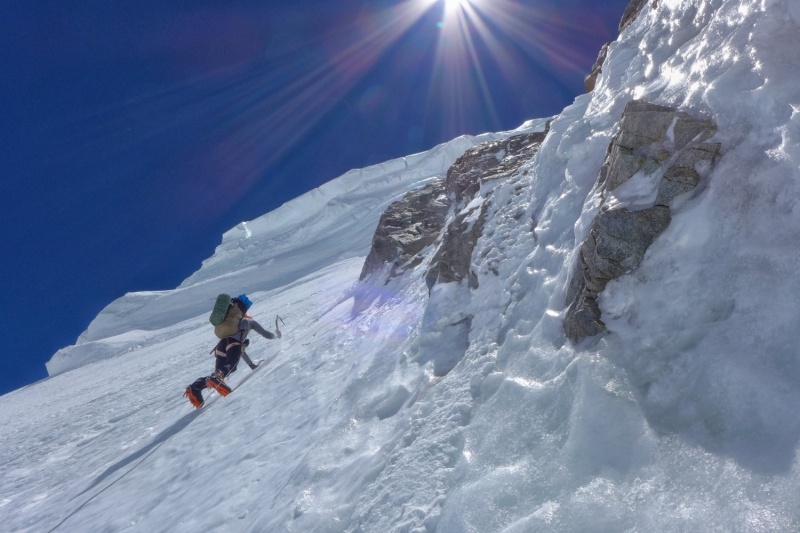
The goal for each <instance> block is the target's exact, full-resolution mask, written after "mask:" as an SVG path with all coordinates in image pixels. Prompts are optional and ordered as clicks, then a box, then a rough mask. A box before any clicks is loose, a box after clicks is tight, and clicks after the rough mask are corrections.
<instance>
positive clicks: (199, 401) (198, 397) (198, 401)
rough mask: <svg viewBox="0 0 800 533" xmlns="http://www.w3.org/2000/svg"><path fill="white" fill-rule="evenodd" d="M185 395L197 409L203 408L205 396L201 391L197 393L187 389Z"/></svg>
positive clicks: (189, 388)
mask: <svg viewBox="0 0 800 533" xmlns="http://www.w3.org/2000/svg"><path fill="white" fill-rule="evenodd" d="M183 395H184V396H186V397H187V398H189V401H190V402H192V405H194V406H195V408H198V409H199V408H200V407H202V406H203V394H202V393H201V392H200V391H196V390H194V389H193V388H191V387H186V392H184V393H183Z"/></svg>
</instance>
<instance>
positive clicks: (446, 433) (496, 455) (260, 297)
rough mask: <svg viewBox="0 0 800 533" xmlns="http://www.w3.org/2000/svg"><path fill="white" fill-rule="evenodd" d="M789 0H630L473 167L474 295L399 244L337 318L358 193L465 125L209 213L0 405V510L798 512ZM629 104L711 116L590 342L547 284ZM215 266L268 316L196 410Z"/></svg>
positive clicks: (631, 517) (643, 521)
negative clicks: (574, 76)
mask: <svg viewBox="0 0 800 533" xmlns="http://www.w3.org/2000/svg"><path fill="white" fill-rule="evenodd" d="M798 5H800V4H798V3H797V2H795V1H794V0H741V1H733V0H693V1H689V0H660V1H659V2H658V3H657V6H656V7H653V8H651V7H646V8H645V9H644V11H643V12H642V14H641V15H640V16H639V18H638V19H637V20H636V21H635V22H634V23H633V24H632V25H631V26H629V27H628V28H627V29H626V30H625V31H624V32H623V34H622V35H621V37H620V39H619V40H618V41H617V42H615V43H613V44H612V45H611V47H610V50H609V55H608V59H607V62H606V64H605V65H604V68H603V74H602V75H601V77H600V78H599V79H598V83H597V87H596V89H595V91H594V92H593V93H592V94H590V95H584V96H581V97H579V98H578V99H576V101H575V103H574V104H573V105H571V106H570V107H568V108H567V109H565V110H564V111H563V113H562V114H561V115H559V116H558V117H556V119H555V120H554V121H553V122H552V124H551V129H550V133H549V134H548V136H547V138H546V140H545V142H544V143H543V145H542V148H541V150H540V151H539V153H538V155H537V156H536V157H534V158H533V159H532V160H531V161H529V162H527V163H525V164H524V165H523V166H522V167H521V168H520V169H519V171H518V172H517V173H516V174H515V175H514V176H512V177H510V178H508V179H506V180H496V181H491V182H488V183H487V184H485V185H484V186H483V188H482V189H481V191H480V193H479V200H477V201H487V202H491V207H490V210H489V218H488V219H487V223H486V226H485V228H484V234H483V236H482V237H481V239H480V240H479V242H478V245H477V248H476V250H475V254H474V256H473V263H474V265H473V266H474V269H475V271H476V272H477V274H478V279H479V287H478V288H477V289H474V290H470V289H468V288H467V287H466V286H461V285H457V284H445V285H438V286H436V287H435V288H434V290H433V292H432V293H431V294H430V295H428V291H427V287H426V286H425V283H424V280H423V275H422V273H423V272H424V268H425V266H426V265H424V264H423V265H420V266H419V267H417V269H415V270H414V271H413V272H410V273H409V274H408V275H406V276H404V277H403V278H400V279H395V280H393V281H392V282H391V283H390V284H389V285H387V286H386V287H385V294H384V295H383V297H382V298H380V299H378V300H376V302H374V303H373V305H372V306H371V307H369V308H367V309H366V310H364V311H363V312H361V313H358V314H354V312H353V306H352V298H351V294H352V293H351V288H352V287H353V284H354V282H355V281H356V280H357V278H358V274H359V272H360V269H361V265H362V262H363V258H364V256H365V255H366V253H367V250H368V245H369V240H370V238H371V232H372V230H373V229H374V224H375V223H376V222H377V217H378V216H379V214H380V212H381V211H382V209H383V208H385V206H386V205H388V203H389V202H390V201H391V200H392V199H395V198H397V197H398V196H399V195H400V194H401V193H402V192H403V191H406V190H409V189H412V188H415V187H419V186H421V185H422V184H424V183H425V181H426V180H427V179H429V178H431V177H433V176H435V175H442V174H443V173H444V170H446V165H447V164H449V163H448V161H450V162H452V160H454V158H455V156H457V155H458V153H460V152H463V150H464V149H466V148H467V147H468V146H470V145H471V143H472V142H473V141H471V140H469V139H462V140H457V141H454V142H456V143H459V144H457V146H456V147H453V150H452V151H451V152H450V153H449V154H448V155H446V156H442V159H441V160H440V161H439V162H438V163H434V162H433V159H426V158H428V157H431V158H433V157H434V154H421V155H419V156H414V158H415V159H414V161H415V162H414V163H410V164H408V165H407V166H408V168H406V165H405V164H402V163H399V162H391V163H387V167H385V168H384V169H372V170H369V169H367V170H365V171H364V173H363V174H362V175H358V173H351V174H349V175H346V176H345V177H343V178H340V180H336V181H334V182H332V184H330V186H329V187H326V188H324V190H321V191H317V192H315V193H311V194H309V195H307V196H306V197H303V198H301V199H298V200H297V201H296V202H297V203H296V204H293V203H289V204H287V205H286V206H284V207H283V208H281V210H279V211H280V214H279V212H278V211H276V212H275V213H272V214H268V215H266V216H265V217H262V218H261V219H259V220H257V221H253V222H252V223H247V224H243V225H240V226H239V227H237V228H235V229H234V230H231V232H229V233H227V234H226V235H225V237H224V239H223V243H222V245H221V246H220V248H219V249H218V250H217V253H216V254H215V255H214V257H212V258H211V259H209V260H208V261H206V262H205V263H204V265H203V268H201V270H200V271H199V272H198V273H197V274H195V275H194V276H192V277H191V278H190V279H189V280H187V281H186V282H185V283H184V284H182V285H181V287H179V288H177V289H176V290H175V291H167V292H166V293H160V294H140V295H129V296H127V297H125V298H123V299H122V300H120V301H118V302H115V303H114V304H112V305H111V306H109V308H108V309H106V311H104V313H102V314H101V315H100V316H99V317H98V318H97V319H96V320H95V322H93V323H92V325H91V326H90V327H89V330H88V331H87V333H86V334H85V335H84V336H83V338H82V339H81V342H80V343H79V344H78V345H76V346H75V347H70V348H67V349H65V350H63V351H62V352H59V353H58V354H56V356H54V358H53V360H52V361H51V363H50V365H49V367H48V368H49V369H50V371H51V375H53V377H51V378H50V379H48V380H45V381H43V382H40V383H37V384H35V385H33V386H30V387H27V388H25V389H22V390H20V391H16V392H13V393H10V394H7V395H5V396H3V397H0V424H2V427H3V428H4V429H5V431H4V432H3V433H2V434H0V460H1V461H2V464H3V467H4V468H3V469H0V516H2V523H3V529H4V530H9V531H37V532H38V531H53V530H55V531H88V530H97V531H196V530H200V529H202V530H204V531H220V532H222V531H237V532H239V531H252V532H263V531H270V532H272V531H274V532H283V531H298V532H300V531H302V532H306V531H318V532H390V531H391V532H401V531H403V532H412V531H413V532H424V531H440V532H469V531H473V532H494V531H498V532H499V531H503V532H508V533H510V532H523V531H524V532H528V531H559V532H563V531H567V532H569V531H574V532H583V531H598V532H599V531H608V532H618V531H641V532H645V531H648V532H649V531H704V532H705V531H726V532H727V531H743V532H744V531H747V532H750V531H797V530H800V510H798V506H797V501H798V496H797V495H798V494H800V464H798V459H797V454H796V451H797V447H798V440H800V416H798V415H797V409H796V407H795V406H797V405H798V403H800V357H799V356H798V344H799V343H798V334H797V328H796V323H797V320H798V317H799V316H800V309H798V305H799V304H798V303H797V299H796V298H794V295H795V294H798V292H800V291H799V289H800V275H798V274H797V269H796V265H797V264H798V263H799V262H800V257H799V256H800V242H798V241H799V240H800V237H798V236H800V208H798V206H797V198H800V190H798V188H799V187H800V149H799V148H798V141H800V85H799V84H797V72H800V69H799V68H798V67H800V64H798V63H800V59H799V58H800V31H798V30H800V7H798ZM634 98H644V99H646V100H648V101H651V102H654V103H659V104H669V105H674V106H677V107H680V108H681V109H682V110H685V111H689V112H692V113H694V114H698V115H701V116H707V117H710V118H712V119H713V120H714V121H715V123H716V124H717V126H718V128H719V132H718V134H717V135H716V136H715V138H714V139H713V141H714V142H720V143H722V146H723V156H722V158H721V160H720V162H719V163H718V164H717V166H716V167H715V170H714V171H713V173H712V174H711V176H710V177H709V179H708V180H707V182H706V183H703V184H702V191H701V192H700V193H699V194H697V195H696V196H694V197H693V198H691V199H688V200H687V201H685V202H684V203H683V204H682V205H680V206H678V207H677V208H676V209H675V211H674V213H673V215H674V218H673V222H672V224H671V225H670V227H669V228H668V229H667V231H666V232H665V233H664V234H662V235H661V236H660V237H659V238H658V239H657V240H656V241H655V243H654V244H653V246H652V247H651V248H650V249H649V251H648V253H647V255H646V257H645V260H644V262H643V263H642V265H641V266H640V267H639V268H638V269H637V270H636V271H634V272H633V273H631V274H630V275H627V276H625V277H623V278H621V279H619V280H618V281H615V282H612V283H611V284H610V285H609V286H608V288H607V289H606V291H605V292H604V293H603V295H602V296H601V299H600V304H601V308H602V311H603V319H604V321H605V322H606V325H607V326H608V330H609V332H608V334H607V335H606V336H604V337H603V338H602V339H599V340H595V342H594V343H590V344H586V345H583V346H579V347H574V346H572V345H571V344H570V343H568V342H566V341H565V339H564V335H563V332H562V329H561V314H562V312H563V308H564V298H565V293H566V286H567V282H568V280H569V276H570V271H571V268H572V265H573V264H574V260H575V254H576V251H577V249H578V247H579V246H580V243H581V242H582V240H583V237H584V236H585V233H586V232H587V231H588V228H589V226H590V224H591V221H592V218H593V216H594V214H595V212H596V209H597V206H598V203H599V200H598V197H597V196H596V194H597V191H596V190H595V188H594V184H595V181H596V179H597V176H598V173H599V169H600V166H601V165H602V163H603V159H604V157H605V153H606V150H607V147H608V144H609V142H610V140H611V138H612V136H613V134H614V132H615V131H616V123H617V121H618V120H619V118H620V115H621V113H622V109H623V108H624V106H625V104H626V103H627V102H628V101H630V100H631V99H634ZM541 126H542V122H541V121H538V122H532V123H530V124H528V125H526V128H527V130H533V129H540V128H541ZM503 135H505V134H503ZM438 150H446V148H439V149H438ZM459 150H460V152H459ZM434 152H435V151H434ZM436 157H438V156H436ZM425 161H428V162H425ZM623 200H624V199H623ZM301 206H302V208H301ZM367 221H369V224H368V223H367ZM367 226H371V227H367ZM223 288H224V289H225V290H228V291H232V292H236V291H238V290H240V288H241V290H244V291H247V292H248V294H250V295H251V297H252V299H253V301H254V302H255V305H254V307H253V309H252V311H253V312H254V313H255V315H256V318H257V319H259V320H261V321H262V322H263V323H264V324H265V325H270V327H271V320H272V317H273V316H274V314H275V313H281V315H282V316H284V318H285V319H286V322H287V326H286V328H285V330H284V338H283V339H281V340H279V341H266V340H264V339H260V338H255V339H254V340H253V346H252V347H251V355H252V356H253V357H256V358H264V359H266V360H267V363H266V364H265V366H263V367H261V368H260V369H259V370H257V371H256V372H255V373H253V374H252V375H249V374H250V371H249V370H247V369H246V368H245V369H240V370H239V371H238V372H237V374H236V375H234V378H233V379H232V381H233V383H234V384H236V383H238V382H239V381H241V380H242V379H243V378H245V377H247V378H249V379H247V381H245V382H244V383H243V384H242V386H241V388H239V389H237V390H236V391H235V392H234V393H233V394H232V395H231V396H229V397H228V398H225V399H220V398H216V397H214V398H212V399H211V400H209V406H208V407H207V408H205V409H203V410H201V411H194V410H192V409H191V408H190V406H189V404H188V402H186V400H184V399H183V398H181V397H180V393H181V392H182V389H183V387H185V385H186V384H188V383H189V382H190V381H192V380H193V379H194V378H196V377H198V376H200V375H203V374H205V373H207V372H208V371H209V370H210V368H211V366H212V361H211V359H210V356H207V355H206V353H207V352H208V350H210V348H211V347H212V345H213V341H214V339H213V335H212V334H211V331H210V327H209V326H208V325H207V323H206V315H207V313H208V309H209V308H210V300H209V298H211V297H213V295H214V294H216V292H219V291H220V290H221V289H223ZM204 299H205V300H204ZM166 317H169V319H168V320H167V319H166ZM467 317H470V318H469V321H470V323H471V329H469V330H467V329H465V328H464V327H462V326H461V325H463V324H464V323H465V319H466V318H467ZM437 364H439V365H443V364H444V366H446V367H447V368H451V367H452V370H450V371H449V372H447V373H446V374H445V375H438V374H441V372H436V373H435V372H434V368H436V365H437Z"/></svg>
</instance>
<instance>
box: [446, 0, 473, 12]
mask: <svg viewBox="0 0 800 533" xmlns="http://www.w3.org/2000/svg"><path fill="white" fill-rule="evenodd" d="M469 3H470V0H444V7H445V8H446V9H447V10H456V9H463V8H465V7H467V6H468V5H469Z"/></svg>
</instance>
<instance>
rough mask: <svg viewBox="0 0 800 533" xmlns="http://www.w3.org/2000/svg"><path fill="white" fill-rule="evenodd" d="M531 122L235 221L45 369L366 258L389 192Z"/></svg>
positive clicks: (111, 353) (106, 314)
mask: <svg viewBox="0 0 800 533" xmlns="http://www.w3.org/2000/svg"><path fill="white" fill-rule="evenodd" d="M536 124H537V123H536V122H530V123H528V124H525V125H523V126H521V127H520V129H519V130H517V131H514V132H507V133H488V134H484V135H480V136H476V137H470V136H464V137H459V138H457V139H454V140H452V141H450V142H448V143H445V144H442V145H440V146H437V147H435V148H433V149H431V150H429V151H427V152H423V153H420V154H414V155H410V156H407V157H404V158H401V159H396V160H393V161H388V162H386V163H381V164H379V165H374V166H372V167H369V168H366V169H360V170H353V171H350V172H348V173H347V174H345V175H343V176H341V177H339V178H337V179H335V180H333V181H331V182H329V183H326V184H325V185H323V186H321V187H319V188H317V189H314V190H313V191H310V192H309V193H307V194H305V195H303V196H301V197H299V198H297V199H295V200H292V201H291V202H288V203H286V204H285V205H283V206H282V207H280V208H278V209H276V210H275V211H272V212H270V213H267V214H266V215H264V216H262V217H260V218H258V219H256V220H253V221H250V222H242V223H241V224H239V225H238V226H236V227H235V228H233V229H231V230H230V231H228V232H227V233H225V235H224V236H223V239H222V244H221V245H220V246H219V247H218V248H217V250H216V252H215V254H214V255H213V256H212V257H211V258H209V259H208V260H206V261H205V262H204V263H203V266H202V268H201V269H200V270H199V271H198V272H196V273H195V274H193V275H192V276H190V277H189V278H188V279H186V280H185V281H184V282H183V283H182V284H181V286H180V287H178V288H177V289H176V290H174V291H161V292H138V293H131V294H127V295H125V296H124V297H122V298H119V299H118V300H116V301H114V302H112V303H111V304H110V305H109V306H108V307H106V308H105V309H104V310H103V311H102V312H101V313H100V314H99V315H98V316H97V317H96V318H95V319H94V320H93V321H92V323H91V324H90V325H89V327H88V329H87V330H86V331H85V332H84V333H83V334H82V335H81V337H80V339H78V342H77V344H76V345H75V346H70V347H67V348H64V349H62V350H60V351H59V352H58V353H56V354H55V355H54V356H53V358H52V359H51V360H50V361H49V362H48V363H47V371H48V373H49V374H50V375H51V376H52V375H55V374H59V373H61V372H64V371H66V370H70V369H72V368H77V367H79V366H82V365H85V364H88V363H91V362H93V361H98V360H100V359H104V358H107V357H115V356H118V355H121V354H124V353H126V352H127V351H129V350H130V349H131V348H130V346H131V344H133V345H134V346H136V347H141V346H143V345H149V344H152V342H159V339H160V338H161V335H159V333H158V331H159V330H164V329H168V330H169V331H170V332H171V333H170V335H171V334H173V333H174V328H175V327H178V326H177V325H178V324H180V323H184V322H185V321H187V320H190V319H193V318H196V320H193V321H191V324H192V325H191V326H189V327H196V326H197V325H198V324H200V323H202V322H203V320H202V319H201V317H202V315H204V314H206V315H207V314H208V312H209V308H210V304H211V302H212V300H213V298H215V297H216V295H217V294H219V293H221V292H231V291H234V292H237V294H238V293H239V292H248V293H250V292H256V291H264V290H272V289H275V288H278V287H284V286H288V285H291V284H292V283H293V282H295V281H296V280H297V279H299V278H301V277H303V276H305V275H308V274H311V273H313V272H315V271H317V270H318V269H320V268H322V267H325V266H327V265H329V264H331V263H332V262H335V261H337V260H339V259H345V258H349V257H362V256H364V255H365V254H366V253H367V251H368V249H369V244H370V240H371V238H372V232H373V231H374V229H375V226H376V225H377V222H378V218H379V217H380V215H381V213H382V212H383V211H384V210H385V209H386V206H387V205H388V204H389V203H391V201H393V200H395V199H396V198H397V196H399V195H402V194H403V193H404V192H405V191H407V190H408V189H411V188H415V187H419V186H421V185H422V184H424V183H426V181H428V180H430V179H432V178H436V177H441V176H444V174H445V173H446V172H447V169H448V168H449V166H450V165H452V164H453V162H454V161H455V160H456V159H457V158H458V157H459V156H460V155H461V154H463V153H464V151H465V150H467V149H468V148H471V147H472V146H474V145H475V144H478V143H481V142H486V141H489V140H493V139H499V138H503V137H505V136H508V135H512V134H514V133H519V132H525V131H529V130H530V129H532V128H535V127H536ZM181 331H183V330H181ZM134 339H135V340H134Z"/></svg>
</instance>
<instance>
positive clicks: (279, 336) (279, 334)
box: [275, 315, 286, 339]
mask: <svg viewBox="0 0 800 533" xmlns="http://www.w3.org/2000/svg"><path fill="white" fill-rule="evenodd" d="M279 320H280V322H281V324H283V325H284V326H285V325H286V322H284V321H283V319H282V318H281V315H275V335H276V336H277V337H278V338H279V339H280V338H281V328H280V326H279V325H278V321H279Z"/></svg>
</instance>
